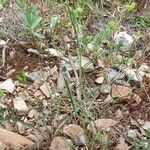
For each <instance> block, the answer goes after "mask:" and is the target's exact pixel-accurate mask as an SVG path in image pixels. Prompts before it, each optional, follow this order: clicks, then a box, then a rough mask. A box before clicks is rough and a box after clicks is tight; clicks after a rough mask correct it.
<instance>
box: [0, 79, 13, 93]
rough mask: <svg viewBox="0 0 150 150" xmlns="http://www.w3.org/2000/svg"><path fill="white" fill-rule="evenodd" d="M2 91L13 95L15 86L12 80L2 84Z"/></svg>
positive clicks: (0, 85) (0, 86)
mask: <svg viewBox="0 0 150 150" xmlns="http://www.w3.org/2000/svg"><path fill="white" fill-rule="evenodd" d="M0 89H2V90H5V91H6V92H8V93H13V91H14V90H15V84H14V83H13V81H12V79H7V80H5V81H4V82H2V83H0Z"/></svg>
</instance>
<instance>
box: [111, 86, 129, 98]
mask: <svg viewBox="0 0 150 150" xmlns="http://www.w3.org/2000/svg"><path fill="white" fill-rule="evenodd" d="M131 93H132V89H131V88H130V87H126V86H121V85H117V84H113V85H112V90H111V96H112V97H113V98H115V97H118V98H124V97H129V96H130V95H131Z"/></svg>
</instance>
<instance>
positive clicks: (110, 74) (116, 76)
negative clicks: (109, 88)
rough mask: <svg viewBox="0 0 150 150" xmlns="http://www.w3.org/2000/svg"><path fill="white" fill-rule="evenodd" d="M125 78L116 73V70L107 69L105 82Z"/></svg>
mask: <svg viewBox="0 0 150 150" xmlns="http://www.w3.org/2000/svg"><path fill="white" fill-rule="evenodd" d="M124 77H125V74H123V73H121V72H119V71H117V70H116V69H113V68H109V69H107V80H108V81H111V80H114V79H115V80H118V79H122V78H124Z"/></svg>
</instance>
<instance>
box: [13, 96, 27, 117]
mask: <svg viewBox="0 0 150 150" xmlns="http://www.w3.org/2000/svg"><path fill="white" fill-rule="evenodd" d="M13 105H14V109H16V111H17V113H18V115H23V114H26V113H27V112H28V106H27V104H26V102H25V100H24V99H23V98H22V97H16V98H15V99H13Z"/></svg>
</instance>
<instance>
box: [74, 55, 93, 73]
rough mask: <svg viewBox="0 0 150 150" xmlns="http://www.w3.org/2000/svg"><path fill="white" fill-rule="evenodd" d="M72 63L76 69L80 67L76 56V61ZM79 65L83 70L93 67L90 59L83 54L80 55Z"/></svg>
mask: <svg viewBox="0 0 150 150" xmlns="http://www.w3.org/2000/svg"><path fill="white" fill-rule="evenodd" d="M74 65H75V66H76V69H79V68H80V65H79V60H78V57H76V61H75V63H74ZM81 67H82V68H83V69H84V70H85V71H88V70H93V69H94V66H93V63H92V61H91V59H89V58H87V57H84V56H82V57H81Z"/></svg>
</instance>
